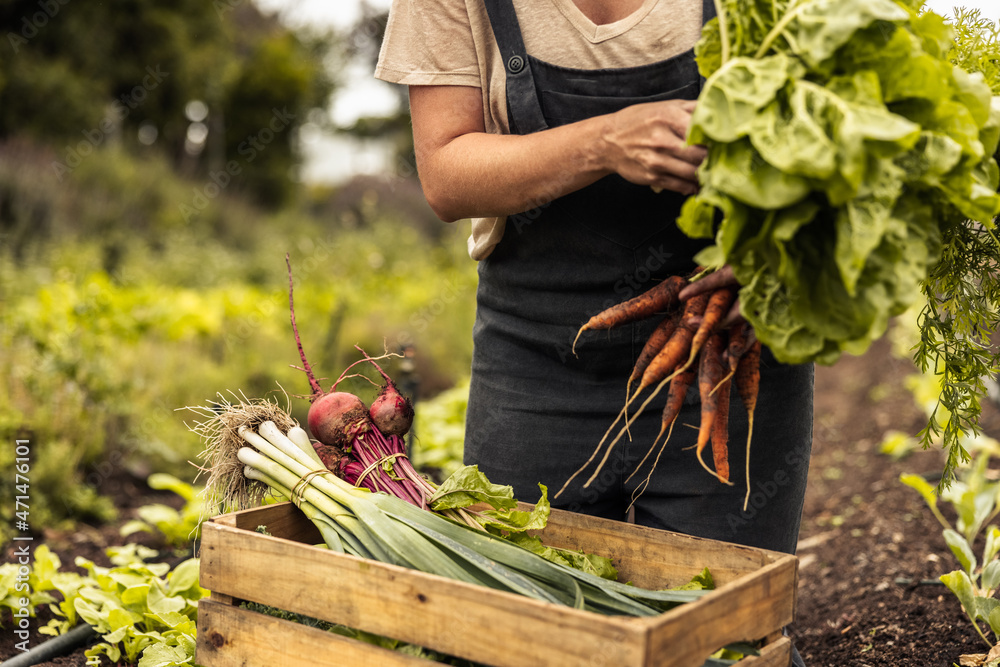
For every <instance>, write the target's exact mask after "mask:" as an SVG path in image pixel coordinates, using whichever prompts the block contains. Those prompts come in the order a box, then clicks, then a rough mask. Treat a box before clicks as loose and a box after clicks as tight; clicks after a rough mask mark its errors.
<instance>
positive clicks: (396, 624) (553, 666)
mask: <svg viewBox="0 0 1000 667" xmlns="http://www.w3.org/2000/svg"><path fill="white" fill-rule="evenodd" d="M247 537H248V533H247V532H246V531H241V530H238V529H236V528H232V527H230V526H225V525H221V524H219V523H208V524H205V525H204V526H203V529H202V547H201V549H202V550H201V568H202V585H203V586H205V587H206V588H208V589H209V590H213V591H215V590H217V591H219V592H221V593H224V594H226V595H231V596H233V597H234V598H238V599H242V600H252V601H254V602H260V603H263V604H267V605H270V606H273V607H277V608H279V609H284V610H287V611H291V612H295V613H299V614H304V615H306V616H313V617H315V618H321V619H323V620H326V621H330V622H334V623H341V624H343V625H346V626H348V627H351V628H358V629H361V630H367V631H368V632H374V633H376V634H379V635H384V636H388V637H392V638H394V639H399V640H401V641H405V642H408V643H413V644H417V645H420V646H425V647H427V648H432V649H435V650H438V651H441V652H442V653H447V654H449V655H456V656H460V657H464V658H468V659H470V660H474V661H476V662H483V663H487V664H495V665H497V666H498V667H565V666H566V665H567V664H574V663H576V662H579V663H581V664H583V663H585V662H586V661H587V660H589V659H590V658H591V657H592V656H594V655H599V654H601V655H606V656H607V658H608V662H607V664H609V665H615V666H616V667H628V666H630V665H632V666H635V667H639V666H640V665H642V662H643V644H644V637H645V632H646V628H645V625H644V624H643V623H641V620H642V619H633V618H624V617H617V618H616V617H600V616H597V615H595V614H592V613H589V612H584V611H580V610H576V609H570V608H568V607H560V606H555V605H551V604H547V603H544V602H539V601H536V600H531V599H529V598H526V597H522V596H519V595H514V594H512V593H504V592H501V591H494V590H491V589H487V588H484V587H482V586H475V585H472V584H465V583H462V582H457V581H451V580H448V579H443V578H441V577H436V576H433V575H429V574H424V573H422V572H417V571H415V570H408V569H405V568H401V567H395V566H392V565H386V564H383V563H377V562H373V561H366V560H362V559H358V558H354V557H352V556H346V555H343V554H337V553H333V552H330V551H328V550H325V549H319V548H316V547H311V546H307V545H301V544H296V543H292V542H289V541H287V540H283V539H278V538H274V537H268V536H265V535H261V534H259V533H253V534H252V537H253V539H247Z"/></svg>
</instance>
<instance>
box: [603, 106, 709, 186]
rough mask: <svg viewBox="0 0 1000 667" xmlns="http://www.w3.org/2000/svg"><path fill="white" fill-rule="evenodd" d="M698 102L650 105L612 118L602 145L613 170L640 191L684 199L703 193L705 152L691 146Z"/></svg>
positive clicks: (608, 123) (614, 115)
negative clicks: (652, 190) (642, 187)
mask: <svg viewBox="0 0 1000 667" xmlns="http://www.w3.org/2000/svg"><path fill="white" fill-rule="evenodd" d="M694 108H695V102H694V101H693V100H668V101H665V102H648V103H645V104H636V105H633V106H630V107H626V108H625V109H622V110H621V111H618V112H616V113H614V114H610V115H608V116H607V117H606V124H605V128H604V132H603V134H602V139H603V143H604V155H605V159H606V160H607V165H608V168H609V169H610V170H611V171H614V172H617V173H618V174H620V175H621V176H622V177H623V178H625V179H626V180H628V181H631V182H633V183H637V184H639V185H649V186H652V187H655V188H662V189H665V190H674V191H676V192H680V193H682V194H688V195H690V194H694V193H695V192H697V191H698V165H700V164H701V163H702V161H703V160H704V159H705V155H706V150H705V148H704V147H702V146H689V145H688V144H687V139H686V137H687V132H688V127H690V125H691V114H692V112H694Z"/></svg>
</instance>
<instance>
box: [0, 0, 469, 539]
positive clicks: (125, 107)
mask: <svg viewBox="0 0 1000 667" xmlns="http://www.w3.org/2000/svg"><path fill="white" fill-rule="evenodd" d="M50 10H51V11H50ZM43 18H44V19H45V20H44V21H43V20H42V19H43ZM369 32H370V31H369ZM0 35H5V36H6V37H4V38H3V41H4V42H5V43H0V438H2V440H3V442H4V443H8V444H12V443H13V441H14V439H15V438H30V441H31V447H32V467H31V473H30V479H31V493H30V495H31V517H32V525H33V526H34V527H35V528H36V529H37V530H40V529H41V528H42V527H51V528H60V527H67V526H69V525H72V522H73V521H77V520H88V521H93V522H102V521H109V520H112V519H114V518H115V508H114V506H113V503H112V502H111V500H110V498H111V497H113V496H114V494H115V492H116V490H119V489H120V488H122V487H123V483H122V480H124V479H127V478H131V479H134V480H145V479H146V478H147V477H148V476H149V475H150V474H151V473H154V472H164V473H171V474H174V475H176V476H177V477H179V478H180V479H182V480H185V481H193V480H194V478H195V474H196V472H197V471H196V469H195V467H194V466H193V465H192V462H197V461H198V458H197V455H198V452H199V451H200V449H201V446H202V443H201V442H200V441H199V440H198V438H197V436H195V435H194V434H193V433H191V432H190V430H189V428H188V425H189V424H191V423H192V422H193V421H195V420H196V419H197V416H196V415H195V414H194V413H192V412H190V411H187V410H185V409H184V408H185V407H186V406H195V405H201V406H204V405H207V404H209V403H210V402H211V401H213V399H215V398H217V395H218V394H220V393H221V394H224V395H226V396H231V395H233V394H241V393H242V394H243V395H245V396H246V397H249V398H264V397H270V398H274V399H276V400H279V401H281V402H287V403H288V404H289V406H290V408H291V410H292V414H293V416H295V417H296V418H297V419H299V420H300V421H303V422H304V421H305V412H306V410H307V408H308V402H307V401H306V400H304V399H302V398H301V397H300V396H301V395H302V394H306V393H307V392H308V383H307V382H306V380H305V377H304V375H303V374H302V373H301V372H300V371H298V370H296V369H295V368H293V366H297V365H300V363H301V362H300V361H299V358H298V352H297V349H296V347H295V342H294V339H293V337H292V332H291V327H290V324H289V312H288V311H289V309H288V276H287V272H286V267H285V253H286V252H287V253H288V254H289V255H290V258H291V264H292V269H293V272H294V279H295V293H294V296H295V306H296V316H297V320H298V326H299V330H300V333H301V336H302V342H303V345H304V348H305V351H306V353H307V354H308V356H309V360H310V363H311V364H312V365H313V368H314V370H316V372H317V374H318V375H320V376H323V377H325V378H327V380H326V381H325V382H324V383H325V384H329V383H330V382H332V381H333V379H335V378H336V377H337V376H338V375H340V373H341V371H342V370H343V369H344V368H345V367H346V366H347V365H349V364H350V363H351V362H353V361H355V360H356V359H358V358H359V356H360V355H359V353H358V352H357V350H355V349H354V346H355V345H360V346H362V347H363V348H365V349H366V350H367V351H369V352H371V353H376V352H381V351H382V350H383V348H385V349H387V350H389V351H398V350H399V349H401V348H402V347H404V346H408V345H409V346H412V347H413V349H414V350H415V351H416V354H415V361H416V372H415V374H414V377H415V378H416V379H418V380H419V384H412V383H411V385H410V387H411V391H414V392H415V393H416V394H417V398H418V403H417V406H418V408H417V409H418V424H417V428H418V431H419V432H418V434H417V438H416V443H415V446H416V447H417V448H421V447H422V448H423V449H424V450H425V454H423V456H424V457H425V459H426V461H427V465H428V466H429V467H433V468H437V469H447V468H448V466H449V465H452V463H453V462H454V461H455V460H456V458H457V457H459V456H460V455H461V445H460V443H461V435H460V433H461V428H462V421H463V419H464V410H463V409H461V405H463V403H462V401H463V398H462V392H463V391H464V389H463V387H464V382H465V379H466V377H467V375H468V369H469V363H470V359H471V328H472V320H473V311H474V300H475V285H476V273H475V265H474V263H473V262H471V261H470V260H469V259H468V257H467V254H466V248H465V237H466V235H467V233H468V230H467V228H464V227H463V226H461V225H445V224H444V223H441V222H440V221H439V220H437V218H436V217H435V216H434V215H433V213H431V212H430V209H429V208H428V207H427V205H426V203H425V202H424V200H423V197H422V194H421V192H420V187H419V184H418V183H416V181H415V179H414V176H415V174H414V173H413V171H414V170H413V169H412V168H411V169H409V170H408V171H409V174H408V177H404V176H385V177H374V176H367V177H358V178H355V179H353V180H351V181H348V182H346V183H342V184H338V185H336V186H332V185H323V186H320V185H309V184H306V183H303V182H301V179H300V178H298V173H299V170H300V168H301V165H302V159H303V158H302V155H301V153H300V151H299V147H298V142H297V132H298V129H299V128H301V126H302V125H303V124H304V123H307V122H308V123H314V124H316V123H320V124H321V123H323V122H324V119H325V118H327V117H328V114H327V110H328V108H329V105H330V101H331V99H332V97H331V96H333V95H336V93H337V85H338V83H337V72H338V68H339V64H340V63H341V62H342V60H343V59H345V58H349V57H355V56H356V55H357V53H356V49H357V48H358V47H357V44H358V43H359V41H358V40H356V39H353V40H352V39H351V37H350V35H338V34H334V33H324V34H317V33H310V34H303V33H301V32H296V31H293V30H291V29H289V28H287V27H285V26H284V25H283V24H281V23H280V22H279V21H277V20H276V19H274V18H273V17H269V16H265V15H264V14H262V13H261V12H259V11H258V10H257V9H256V7H255V6H254V5H253V4H252V3H251V2H244V1H242V0H220V1H218V2H214V3H206V2H191V1H188V0H181V1H179V2H178V1H175V2H169V3H168V2H165V1H162V0H122V1H121V2H114V3H87V4H86V5H80V6H76V5H75V4H74V3H72V2H65V1H63V2H60V0H42V2H39V1H38V0H32V1H31V2H20V1H14V2H0ZM403 108H405V105H404V107H403ZM400 114H401V115H400V118H403V117H405V112H400ZM400 118H397V119H396V120H395V121H389V120H387V121H385V124H386V125H392V124H393V123H395V126H396V127H397V128H399V127H402V123H403V121H402V120H400ZM276 119H277V120H276ZM363 124H364V123H362V125H363ZM376 124H377V121H371V122H370V123H369V125H376ZM279 126H281V127H280V128H279ZM254 142H256V143H254ZM407 150H408V149H407V147H406V146H405V145H403V146H402V147H401V148H400V149H399V153H400V155H401V156H403V157H402V160H403V162H402V163H401V164H408V163H407V162H406V155H407V152H406V151H407ZM409 150H410V151H411V152H412V148H410V149H409ZM401 171H406V170H401ZM387 371H388V372H389V373H390V374H395V373H397V372H398V371H399V368H398V366H397V365H396V363H395V362H390V363H389V364H388V366H387ZM411 380H412V378H411ZM348 384H349V387H348V388H349V389H351V390H354V391H356V392H357V393H358V394H359V395H361V396H362V398H364V399H366V400H368V399H370V398H372V397H374V395H375V392H376V387H374V386H372V385H371V384H370V383H368V382H365V381H363V380H360V379H353V380H350V381H348ZM454 387H457V389H452V391H451V392H450V393H447V392H446V393H444V394H441V397H440V398H439V399H436V400H431V399H433V398H434V397H435V396H437V395H438V394H439V393H441V392H443V391H444V390H446V389H450V388H454ZM456 392H457V394H456ZM421 405H426V406H427V408H428V414H429V415H430V416H433V415H434V414H438V415H439V417H438V418H428V417H427V416H422V415H421V407H420V406H421ZM435 406H437V407H435ZM456 406H458V407H456ZM435 410H436V411H437V412H436V413H435ZM456 429H457V431H458V435H456ZM456 443H457V444H456ZM13 456H14V453H13V447H12V446H6V445H5V446H4V447H2V448H0V493H3V494H4V497H13V496H14V495H15V491H14V489H13V488H12V485H13V483H14V475H13V474H12V472H11V471H12V466H13ZM8 473H10V474H8ZM2 507H3V509H2V510H0V515H2V516H0V542H3V541H5V540H4V538H5V537H8V535H6V534H4V533H3V532H2V531H9V530H10V529H9V528H8V527H9V526H10V525H11V516H12V512H13V509H14V508H13V507H12V506H11V504H10V503H7V504H4V505H3V506H2Z"/></svg>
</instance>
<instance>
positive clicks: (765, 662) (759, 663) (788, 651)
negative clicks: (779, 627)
mask: <svg viewBox="0 0 1000 667" xmlns="http://www.w3.org/2000/svg"><path fill="white" fill-rule="evenodd" d="M736 664H737V665H738V667H789V665H791V664H792V642H791V640H790V639H789V638H788V637H779V638H778V639H777V640H776V641H774V642H772V643H770V644H768V645H767V646H765V647H764V648H762V649H761V650H760V655H754V656H749V657H746V658H744V659H742V660H740V661H739V662H737V663H736Z"/></svg>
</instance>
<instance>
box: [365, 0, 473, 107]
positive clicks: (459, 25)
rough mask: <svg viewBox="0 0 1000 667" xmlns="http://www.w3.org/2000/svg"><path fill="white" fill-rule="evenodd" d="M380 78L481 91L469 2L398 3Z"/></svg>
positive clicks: (419, 0)
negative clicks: (463, 87) (467, 5)
mask: <svg viewBox="0 0 1000 667" xmlns="http://www.w3.org/2000/svg"><path fill="white" fill-rule="evenodd" d="M375 78H377V79H381V80H383V81H388V82H389V83H398V84H403V85H408V86H409V85H418V86H419V85H423V86H427V85H446V86H474V87H477V88H481V87H482V85H483V83H482V79H481V73H480V67H479V63H478V59H477V57H476V46H475V41H474V39H473V34H472V28H471V24H470V20H469V12H468V9H467V8H466V5H465V0H393V3H392V6H391V8H390V9H389V21H388V23H387V24H386V29H385V38H384V39H383V41H382V48H381V51H380V52H379V59H378V64H377V65H376V67H375Z"/></svg>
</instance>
